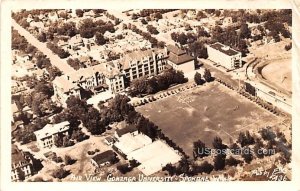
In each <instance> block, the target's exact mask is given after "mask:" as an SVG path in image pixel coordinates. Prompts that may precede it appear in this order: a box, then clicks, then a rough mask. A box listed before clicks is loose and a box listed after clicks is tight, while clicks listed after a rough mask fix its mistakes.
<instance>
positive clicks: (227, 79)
mask: <svg viewBox="0 0 300 191" xmlns="http://www.w3.org/2000/svg"><path fill="white" fill-rule="evenodd" d="M200 62H202V63H203V66H204V67H205V68H207V69H209V70H210V71H211V72H212V73H213V76H215V77H217V78H219V79H220V80H222V81H224V82H226V83H227V84H230V85H231V86H233V87H235V88H238V87H239V84H240V86H241V85H243V84H244V81H243V80H240V81H239V80H237V79H233V78H232V76H231V75H230V74H226V73H225V72H223V71H221V70H220V69H217V67H215V66H212V65H211V64H209V63H208V62H209V61H207V62H205V60H204V59H201V61H200Z"/></svg>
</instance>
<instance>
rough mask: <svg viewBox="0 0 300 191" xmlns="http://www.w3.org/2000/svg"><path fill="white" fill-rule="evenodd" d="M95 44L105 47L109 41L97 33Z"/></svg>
mask: <svg viewBox="0 0 300 191" xmlns="http://www.w3.org/2000/svg"><path fill="white" fill-rule="evenodd" d="M95 42H96V44H97V45H104V44H106V42H107V39H105V38H104V36H103V34H101V33H99V32H97V33H96V34H95Z"/></svg>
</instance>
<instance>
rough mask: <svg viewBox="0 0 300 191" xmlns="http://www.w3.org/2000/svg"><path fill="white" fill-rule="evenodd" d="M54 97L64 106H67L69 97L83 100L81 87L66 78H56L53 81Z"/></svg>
mask: <svg viewBox="0 0 300 191" xmlns="http://www.w3.org/2000/svg"><path fill="white" fill-rule="evenodd" d="M53 90H54V97H55V99H56V100H58V101H60V102H61V103H62V104H66V101H67V99H68V98H69V96H71V95H74V96H76V97H79V98H81V95H80V87H79V86H78V85H77V84H74V83H72V82H70V81H69V80H67V79H66V76H60V77H56V78H55V79H54V80H53Z"/></svg>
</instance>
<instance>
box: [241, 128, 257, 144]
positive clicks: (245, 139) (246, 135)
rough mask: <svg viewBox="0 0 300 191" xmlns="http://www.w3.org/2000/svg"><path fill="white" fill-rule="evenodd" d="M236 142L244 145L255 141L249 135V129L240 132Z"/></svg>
mask: <svg viewBox="0 0 300 191" xmlns="http://www.w3.org/2000/svg"><path fill="white" fill-rule="evenodd" d="M238 143H240V144H241V146H242V147H244V146H246V145H252V144H254V143H255V141H254V138H253V137H252V136H251V135H250V133H249V131H246V133H244V132H240V134H239V137H238Z"/></svg>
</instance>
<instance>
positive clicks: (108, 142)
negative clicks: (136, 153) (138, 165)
mask: <svg viewBox="0 0 300 191" xmlns="http://www.w3.org/2000/svg"><path fill="white" fill-rule="evenodd" d="M104 142H105V143H106V144H107V145H108V146H111V145H113V144H114V142H115V140H114V138H112V137H111V136H109V137H105V139H104Z"/></svg>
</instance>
